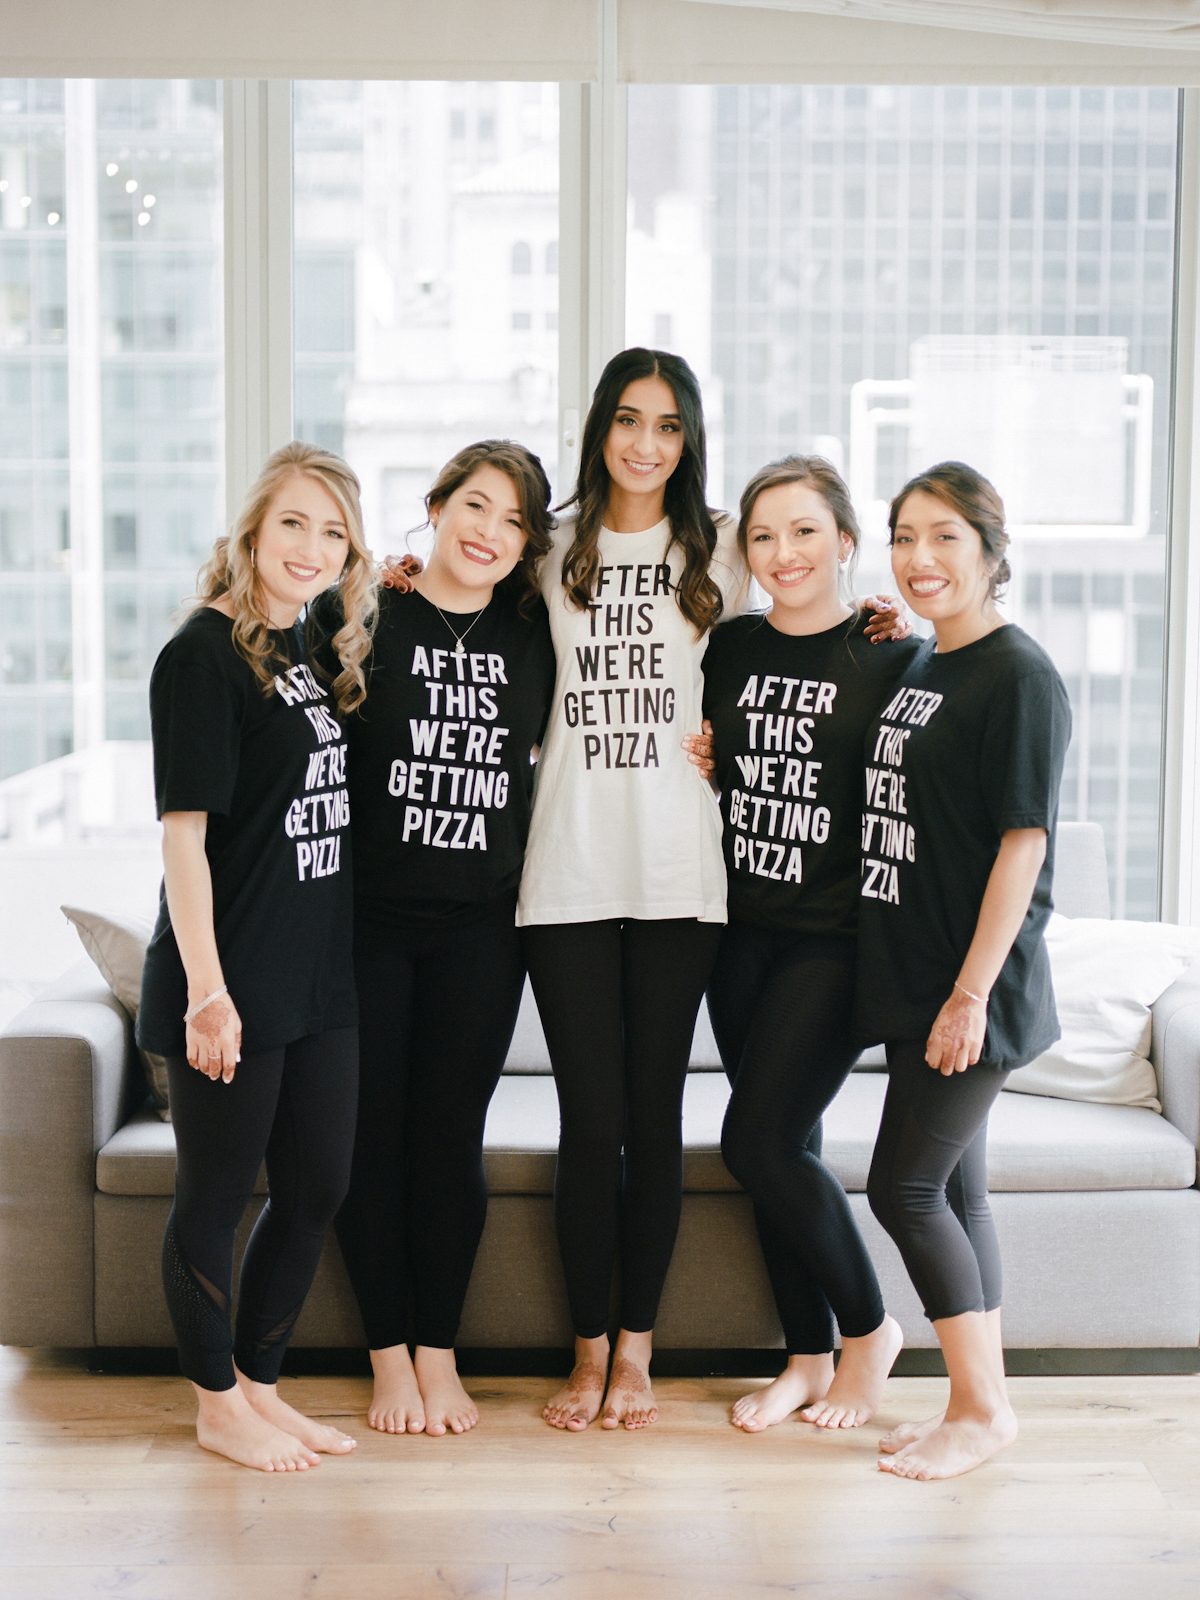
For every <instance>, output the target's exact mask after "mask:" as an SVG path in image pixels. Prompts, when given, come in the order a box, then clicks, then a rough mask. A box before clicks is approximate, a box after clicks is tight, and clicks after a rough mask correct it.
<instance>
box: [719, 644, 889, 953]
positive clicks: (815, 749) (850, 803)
mask: <svg viewBox="0 0 1200 1600" xmlns="http://www.w3.org/2000/svg"><path fill="white" fill-rule="evenodd" d="M863 626H864V622H863V619H862V617H860V616H859V615H857V614H856V615H855V616H853V617H851V618H849V620H847V621H845V622H839V623H838V625H837V626H836V627H835V628H828V629H826V630H825V632H823V633H812V634H806V635H802V636H800V637H795V636H793V635H791V634H786V633H781V632H780V631H779V629H778V628H775V627H772V625H771V623H770V622H769V621H768V620H767V618H766V617H765V616H762V615H758V614H753V615H749V616H743V617H736V618H735V619H734V620H733V621H731V622H724V623H722V624H721V626H720V627H719V628H716V629H715V630H714V631H713V634H712V636H711V638H710V640H709V646H708V651H707V653H706V655H705V657H704V715H705V716H706V717H707V718H708V719H709V720H710V721H711V722H712V725H713V735H714V745H715V751H716V761H717V767H716V772H715V774H714V776H715V778H716V780H717V783H718V785H719V787H720V790H721V816H722V819H723V821H724V828H723V830H722V842H723V846H724V851H725V867H726V871H727V875H728V882H729V902H728V903H729V920H730V921H731V922H749V923H753V924H755V925H756V926H758V927H762V928H770V929H774V930H777V931H780V932H786V933H799V934H841V935H847V934H852V933H853V932H854V926H855V921H856V918H857V911H858V886H859V845H860V823H861V819H862V746H863V738H864V736H865V734H866V730H867V726H868V724H869V723H870V722H871V720H872V719H873V718H874V717H875V716H876V715H877V714H878V711H879V708H880V706H881V705H882V704H883V703H884V700H885V699H886V698H887V695H888V691H889V689H890V688H891V687H892V685H893V684H894V683H895V681H896V679H897V678H898V677H899V676H900V674H901V673H902V672H903V671H904V669H905V667H906V666H908V664H909V663H910V662H911V661H912V659H913V657H914V655H915V653H916V650H917V647H918V641H915V640H905V641H903V642H899V643H892V642H889V643H885V644H874V645H873V644H872V643H871V642H870V640H869V639H867V638H865V637H864V635H863Z"/></svg>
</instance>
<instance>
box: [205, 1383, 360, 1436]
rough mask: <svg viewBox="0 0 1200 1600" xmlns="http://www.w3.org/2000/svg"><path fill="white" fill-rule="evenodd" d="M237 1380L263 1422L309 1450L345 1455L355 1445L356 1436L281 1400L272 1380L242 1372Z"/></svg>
mask: <svg viewBox="0 0 1200 1600" xmlns="http://www.w3.org/2000/svg"><path fill="white" fill-rule="evenodd" d="M234 1370H235V1371H236V1368H235V1369H234ZM237 1381H238V1388H239V1389H240V1390H241V1391H242V1393H243V1394H244V1395H245V1396H246V1399H247V1400H248V1401H249V1402H250V1405H251V1407H252V1408H253V1409H254V1410H255V1411H256V1412H257V1413H258V1415H259V1416H260V1417H261V1418H262V1419H263V1421H264V1422H269V1423H271V1424H272V1425H273V1426H274V1427H276V1428H278V1429H280V1431H281V1432H283V1433H290V1434H292V1435H293V1436H294V1437H295V1438H297V1439H299V1441H300V1443H301V1444H302V1445H306V1446H307V1447H308V1449H309V1450H317V1451H319V1452H320V1453H321V1454H322V1455H325V1456H345V1455H349V1453H350V1452H351V1450H353V1449H354V1447H355V1445H357V1443H358V1440H357V1439H352V1438H351V1437H350V1435H349V1434H348V1433H343V1432H342V1431H341V1429H340V1428H330V1427H328V1426H326V1424H325V1423H323V1422H314V1421H313V1419H312V1418H311V1417H306V1416H305V1415H304V1413H303V1412H302V1411H297V1410H296V1408H295V1407H294V1406H290V1405H288V1403H287V1401H286V1400H281V1399H280V1398H279V1394H278V1391H277V1390H276V1388H275V1385H274V1384H273V1383H254V1382H252V1381H251V1380H250V1379H249V1378H247V1377H246V1375H245V1374H244V1373H242V1372H239V1373H238V1374H237Z"/></svg>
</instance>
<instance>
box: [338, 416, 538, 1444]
mask: <svg viewBox="0 0 1200 1600" xmlns="http://www.w3.org/2000/svg"><path fill="white" fill-rule="evenodd" d="M549 502H550V485H549V483H548V482H547V480H546V474H545V473H544V472H543V470H542V465H541V462H540V461H539V460H538V459H537V457H536V456H534V455H532V454H531V453H530V452H529V451H528V450H526V449H525V447H524V446H523V445H519V444H514V443H512V442H511V441H510V440H507V439H487V440H484V441H483V442H482V443H479V444H473V445H468V446H467V448H466V449H464V450H460V451H459V452H458V454H457V455H456V456H454V457H453V459H452V460H451V461H449V462H448V463H447V464H446V466H445V467H443V468H442V470H441V472H440V473H439V474H438V478H437V482H436V483H435V484H434V485H433V488H432V489H431V490H430V491H429V494H428V495H427V497H426V501H425V505H426V509H427V512H428V516H429V521H430V523H432V525H433V528H434V547H433V552H432V555H431V557H430V559H429V563H428V565H427V566H426V567H425V569H424V571H418V572H417V573H415V574H414V573H412V572H411V570H410V571H409V572H408V573H407V574H402V573H401V572H400V570H399V569H393V572H392V573H391V574H390V576H389V579H388V580H386V581H389V582H390V584H391V585H392V586H391V587H389V588H388V589H386V590H385V591H384V593H383V594H382V595H381V596H380V606H379V621H378V624H377V626H376V629H375V636H374V641H373V644H372V649H371V653H370V656H369V657H368V658H367V660H366V662H365V667H366V671H367V682H368V687H369V690H370V694H369V700H368V702H367V703H366V704H365V705H364V708H363V710H362V712H361V713H360V714H358V715H355V716H352V717H349V718H348V719H347V721H346V736H347V741H348V745H349V749H348V762H347V773H346V777H347V782H348V786H349V790H350V799H351V813H352V816H353V819H354V821H353V829H354V848H355V851H356V853H357V857H358V872H357V874H356V878H355V894H354V967H355V977H356V980H357V986H358V996H359V1013H360V1017H361V1041H362V1050H361V1073H360V1080H359V1100H358V1125H357V1132H356V1134H355V1142H354V1159H353V1164H352V1168H351V1175H350V1189H349V1193H348V1195H347V1197H346V1201H345V1204H344V1205H343V1206H342V1209H341V1211H340V1212H339V1214H338V1217H337V1234H338V1240H339V1242H340V1244H341V1247H342V1255H343V1257H344V1258H345V1262H346V1267H347V1270H348V1272H349V1274H350V1281H351V1284H352V1285H353V1287H354V1292H355V1295H356V1296H357V1298H358V1303H359V1307H360V1309H361V1311H362V1318H363V1325H364V1328H365V1331H366V1336H367V1344H368V1346H369V1349H370V1355H371V1365H372V1368H373V1370H374V1374H375V1389H374V1394H373V1396H372V1400H371V1406H370V1410H369V1411H368V1414H367V1417H368V1421H369V1422H370V1425H371V1426H372V1427H373V1428H378V1429H379V1430H380V1431H381V1432H385V1433H422V1432H424V1433H427V1434H435V1435H442V1434H445V1433H447V1432H448V1431H449V1432H451V1433H463V1432H465V1431H466V1430H467V1429H469V1428H473V1427H474V1426H475V1424H476V1423H477V1422H478V1420H479V1412H478V1410H477V1409H476V1407H475V1404H474V1402H473V1401H472V1400H471V1398H470V1396H469V1395H468V1394H467V1393H466V1391H465V1390H464V1389H463V1386H462V1384H461V1383H460V1381H459V1377H458V1372H457V1367H456V1364H455V1358H454V1342H455V1339H456V1337H457V1333H458V1324H459V1319H460V1317H461V1315H462V1307H463V1300H464V1298H465V1296H466V1292H467V1284H468V1282H469V1280H470V1276H471V1268H472V1266H473V1264H474V1260H475V1252H476V1249H477V1248H478V1245H479V1239H480V1235H481V1234H482V1232H483V1224H484V1220H485V1217H486V1215H487V1182H486V1179H485V1176H484V1170H483V1128H484V1121H485V1119H486V1116H487V1109H488V1104H489V1102H490V1101H491V1098H492V1094H493V1092H494V1091H495V1088H496V1083H497V1080H498V1078H499V1075H500V1069H501V1067H502V1066H503V1065H504V1058H505V1056H506V1055H507V1053H508V1046H509V1042H510V1040H511V1039H512V1033H513V1027H514V1025H515V1023H516V1019H517V1009H518V1007H519V1005H520V1003H521V990H522V987H523V985H524V982H525V964H524V961H523V960H522V957H521V949H520V945H519V943H518V938H517V931H516V926H515V920H514V911H515V908H516V899H517V882H518V880H519V878H520V876H521V860H522V856H523V854H524V850H525V835H526V832H527V830H528V827H529V815H530V804H531V800H532V790H533V768H532V766H531V765H530V754H531V752H532V750H533V748H534V746H535V745H536V744H537V743H538V741H539V740H540V739H541V736H542V730H543V728H544V726H545V721H546V715H547V712H548V711H549V707H550V696H551V693H552V690H553V687H554V648H553V645H552V644H551V642H550V630H549V627H548V624H547V619H546V608H545V606H544V604H543V603H542V598H541V595H540V594H539V592H538V586H537V584H538V577H537V569H538V563H539V561H540V560H541V558H542V557H543V556H544V555H545V553H546V551H547V550H548V548H549V545H550V537H551V530H552V529H553V527H554V519H553V517H552V516H551V515H550V510H549ZM324 621H325V624H326V629H327V631H328V632H329V633H331V634H332V635H333V636H334V638H336V637H337V633H336V631H335V630H337V628H338V626H339V624H340V622H341V616H340V613H339V612H338V610H337V607H336V604H335V605H333V606H330V607H328V608H327V609H326V611H325V614H324ZM410 1342H411V1343H412V1344H413V1346H414V1348H415V1356H410V1354H409V1343H410Z"/></svg>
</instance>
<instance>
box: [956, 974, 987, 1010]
mask: <svg viewBox="0 0 1200 1600" xmlns="http://www.w3.org/2000/svg"><path fill="white" fill-rule="evenodd" d="M954 987H955V988H956V989H957V990H958V991H959V993H960V994H965V995H966V997H967V999H968V1000H974V1001H975V1002H976V1004H977V1005H981V1006H985V1005H987V995H985V994H972V993H971V991H970V989H964V988H963V986H962V984H961V983H959V982H958V981H957V980H955V984H954Z"/></svg>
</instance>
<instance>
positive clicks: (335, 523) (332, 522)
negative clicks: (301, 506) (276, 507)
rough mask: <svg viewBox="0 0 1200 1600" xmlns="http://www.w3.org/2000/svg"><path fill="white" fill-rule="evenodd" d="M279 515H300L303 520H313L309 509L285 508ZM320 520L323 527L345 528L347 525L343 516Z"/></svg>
mask: <svg viewBox="0 0 1200 1600" xmlns="http://www.w3.org/2000/svg"><path fill="white" fill-rule="evenodd" d="M279 515H280V516H281V517H299V518H300V520H301V521H302V522H312V521H313V518H312V517H310V516H309V514H308V512H307V511H288V510H286V509H285V510H283V511H281V512H280V513H279ZM320 522H321V526H322V527H323V528H344V527H345V526H346V524H345V523H344V522H343V521H342V519H341V517H322V518H321V519H320Z"/></svg>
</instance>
